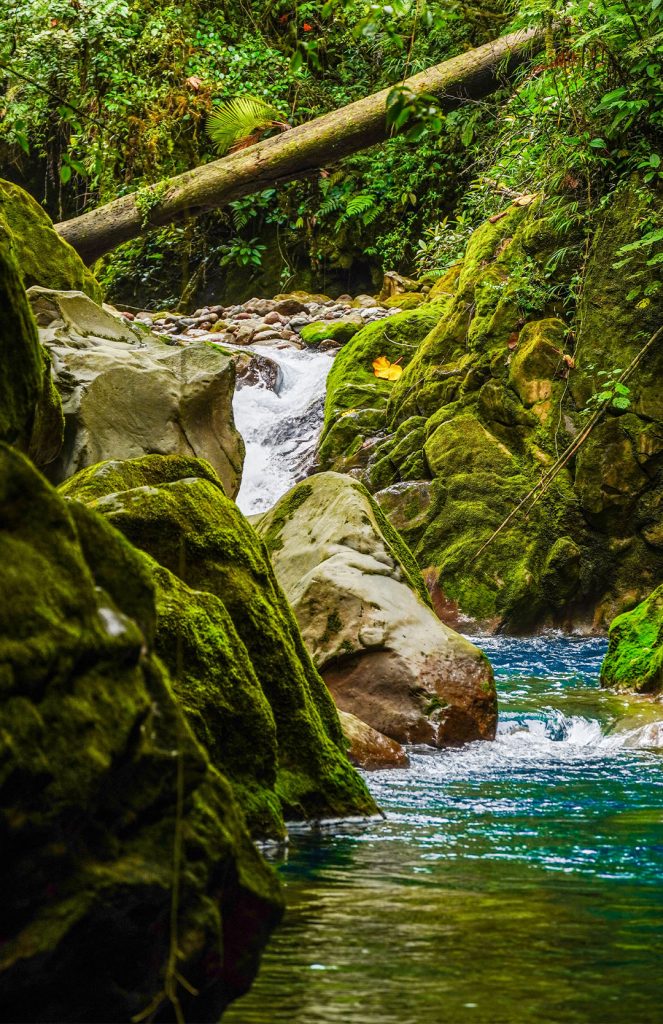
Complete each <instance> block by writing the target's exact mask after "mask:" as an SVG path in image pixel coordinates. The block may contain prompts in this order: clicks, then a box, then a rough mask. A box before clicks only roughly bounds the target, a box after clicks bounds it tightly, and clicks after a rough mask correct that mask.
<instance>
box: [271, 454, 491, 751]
mask: <svg viewBox="0 0 663 1024" xmlns="http://www.w3.org/2000/svg"><path fill="white" fill-rule="evenodd" d="M257 530H258V532H259V533H260V535H261V536H262V537H263V539H264V540H265V543H266V545H267V549H268V551H269V553H270V557H271V559H272V564H273V565H274V569H275V572H276V576H277V578H278V580H279V582H280V584H281V586H282V587H283V589H284V591H285V593H286V595H287V597H288V599H289V601H290V603H291V605H292V607H293V609H294V612H295V615H296V616H297V621H298V622H299V625H300V628H301V630H302V636H303V637H304V642H305V643H306V645H307V647H308V649H309V651H310V653H311V655H312V657H313V661H314V663H315V665H316V667H317V668H318V669H319V670H320V672H321V674H322V676H323V678H324V680H325V682H326V683H327V685H328V687H329V689H330V690H331V692H332V694H333V696H334V699H335V701H336V703H337V705H338V707H339V708H340V709H341V710H342V711H347V712H350V713H352V714H354V715H356V716H357V717H358V718H359V719H360V720H361V721H363V722H366V723H367V724H368V725H370V726H371V727H372V728H373V729H376V730H377V731H378V732H380V733H384V734H385V735H386V736H389V737H391V738H392V739H394V740H397V741H398V742H400V743H425V744H429V745H432V746H436V747H442V746H448V745H454V744H460V743H464V742H466V741H469V740H475V739H492V738H493V737H494V735H495V728H496V721H497V705H496V698H495V687H494V682H493V674H492V669H491V667H490V664H489V662H488V660H487V658H486V657H485V656H484V655H483V654H482V653H481V651H479V650H478V649H477V648H476V647H475V646H474V645H473V644H471V643H470V642H469V641H468V640H466V639H464V637H462V636H460V635H459V634H458V633H455V632H454V631H453V630H452V629H450V628H449V627H447V626H445V625H443V624H442V623H441V622H440V621H439V619H438V618H437V617H436V615H435V613H434V612H433V610H432V608H431V606H430V602H429V597H428V592H427V590H426V586H425V584H424V581H423V579H422V576H421V573H420V572H419V570H418V568H417V566H416V564H415V562H414V559H413V558H412V555H411V554H410V552H409V550H408V549H407V547H406V546H405V544H404V543H403V541H402V540H401V538H400V537H399V536H398V534H397V533H396V531H395V530H394V529H393V527H391V526H390V525H389V524H388V522H387V520H386V519H385V517H384V515H383V514H382V512H381V511H380V508H379V506H378V505H377V503H376V502H375V501H374V500H373V498H372V497H371V496H370V495H369V493H368V492H367V491H366V489H365V488H364V487H363V485H362V484H360V483H359V482H358V481H356V480H354V479H352V478H351V477H349V476H345V475H341V474H338V473H320V474H317V475H315V476H313V477H309V478H308V479H307V480H305V481H303V482H302V483H300V484H298V485H297V486H296V487H294V488H293V489H292V490H291V491H290V492H289V493H288V494H287V495H286V496H285V497H284V498H282V499H281V501H279V502H278V503H277V505H276V506H275V507H274V508H273V509H272V510H271V511H270V512H268V513H267V514H266V515H265V516H263V517H262V518H261V520H260V522H259V523H258V525H257Z"/></svg>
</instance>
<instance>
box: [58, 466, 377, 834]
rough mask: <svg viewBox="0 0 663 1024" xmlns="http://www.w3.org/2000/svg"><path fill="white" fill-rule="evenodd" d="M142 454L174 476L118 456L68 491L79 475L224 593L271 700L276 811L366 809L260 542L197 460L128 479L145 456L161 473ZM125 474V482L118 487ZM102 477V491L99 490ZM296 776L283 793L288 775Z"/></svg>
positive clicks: (112, 510) (132, 535)
mask: <svg viewBox="0 0 663 1024" xmlns="http://www.w3.org/2000/svg"><path fill="white" fill-rule="evenodd" d="M150 458H152V459H154V458H158V459H162V461H163V463H164V464H165V465H164V469H163V472H162V476H161V478H162V479H165V478H167V477H172V476H173V475H174V470H173V467H174V465H175V464H176V462H171V461H170V460H167V459H165V458H163V457H148V458H146V459H137V460H132V461H130V462H128V463H125V464H123V466H124V469H123V468H122V466H121V465H120V466H118V465H117V464H110V465H111V467H112V470H107V469H105V466H106V467H107V466H108V465H109V464H105V465H102V467H101V470H100V472H99V473H97V474H96V476H93V485H94V486H93V488H92V490H91V489H90V482H91V478H90V472H89V471H87V470H86V471H83V472H82V473H81V474H79V475H78V477H74V478H72V480H71V481H68V482H67V485H66V488H65V489H66V492H67V493H68V494H69V495H71V496H74V497H75V496H77V491H78V484H77V481H80V483H81V493H85V494H87V495H88V500H89V498H90V496H91V495H92V493H95V494H97V497H96V498H94V499H92V500H91V507H92V508H94V509H95V510H96V511H99V512H102V513H103V514H104V515H105V516H106V517H107V518H108V520H109V521H110V522H111V523H113V525H115V526H116V527H117V528H119V529H120V530H121V531H122V532H123V533H124V534H125V536H127V537H128V538H129V540H130V541H131V542H132V543H133V544H135V545H136V547H138V548H140V549H141V550H143V551H145V552H147V553H149V554H150V555H152V557H153V558H155V559H156V561H158V562H159V564H160V565H162V566H163V567H164V568H166V569H168V570H169V571H170V572H171V573H173V574H174V575H175V576H177V577H178V578H179V579H180V580H182V581H183V582H184V583H186V584H187V585H188V586H189V587H191V588H192V589H193V590H195V591H203V592H206V593H207V594H210V595H213V596H214V597H215V598H217V599H218V600H219V601H220V602H222V604H223V606H224V607H225V609H226V610H227V612H228V614H229V616H230V619H231V620H232V623H233V626H234V629H235V630H236V633H237V635H238V636H239V638H240V640H241V643H242V644H243V647H244V648H245V649H246V651H247V652H248V653H249V657H250V660H251V664H252V666H253V670H254V672H255V676H256V677H257V679H258V680H259V681H260V686H261V687H262V691H263V693H264V695H265V697H266V699H267V702H268V704H269V706H270V708H271V713H272V715H273V719H274V722H275V726H276V741H277V745H278V773H277V777H276V783H275V789H276V792H277V793H278V795H279V798H280V800H281V804H282V809H283V813H284V815H285V816H286V817H296V818H307V817H317V816H324V817H328V816H334V815H344V814H357V813H362V812H364V811H367V810H373V808H374V804H373V801H372V800H371V798H370V797H369V795H368V793H367V791H366V789H365V787H364V785H363V783H362V781H361V780H360V778H359V777H358V776H357V775H356V774H355V772H354V771H353V770H352V769H351V767H350V765H349V764H348V762H347V760H346V758H345V753H344V745H343V737H342V732H341V728H340V724H339V722H338V716H337V714H336V710H335V708H334V705H333V702H332V700H331V697H330V695H329V693H328V691H327V689H326V687H325V686H324V683H323V682H322V680H321V679H320V677H319V675H318V674H317V672H316V671H315V669H314V667H313V665H312V663H311V661H310V658H309V656H308V654H307V653H306V651H305V649H304V645H303V643H302V640H301V636H300V634H299V629H298V627H297V624H296V622H295V620H294V617H293V615H292V612H291V611H290V608H289V606H288V604H287V602H286V600H285V598H284V596H283V594H282V592H281V590H280V588H279V587H278V584H277V583H276V580H275V577H274V574H273V571H272V569H271V566H270V564H269V562H268V560H267V557H266V553H265V549H264V546H263V544H262V542H261V541H260V540H259V539H258V537H257V536H256V534H255V533H254V531H253V529H252V528H251V527H250V526H249V524H248V523H247V522H246V520H245V519H244V517H243V516H242V515H241V513H240V512H239V510H238V509H237V507H236V505H235V504H234V503H233V502H232V501H230V500H229V499H228V498H226V497H225V495H224V494H223V492H222V490H221V488H220V487H219V485H218V483H214V482H212V481H211V480H210V479H209V478H205V475H204V474H205V464H204V463H203V464H201V474H202V475H201V477H200V478H196V477H194V476H192V473H191V468H192V467H191V465H190V464H189V463H190V462H191V461H192V460H182V462H183V463H184V466H183V468H182V472H183V474H185V475H184V477H183V479H172V478H171V479H170V480H169V481H168V482H162V483H155V482H153V483H151V484H141V485H139V486H133V484H134V482H135V480H136V479H137V475H136V474H137V470H138V472H139V476H138V478H140V473H142V472H144V467H145V465H146V464H147V465H148V466H149V470H150V474H151V479H152V480H153V481H156V480H157V479H158V478H159V472H158V467H155V465H154V463H153V462H148V459H150ZM123 473H124V475H125V479H126V483H127V485H128V487H127V488H126V489H123V490H117V488H118V487H119V485H120V484H121V482H122V474H123ZM104 484H105V485H106V486H107V487H108V493H107V495H106V496H101V495H99V490H100V489H101V488H102V487H103V485H104ZM304 486H306V485H304ZM197 600H199V599H197ZM180 603H182V602H180ZM189 625H190V624H189ZM192 644H193V641H192ZM238 713H239V712H238ZM295 777H296V779H297V784H296V789H295V791H294V792H291V791H290V781H289V780H291V779H292V778H295ZM304 779H307V780H308V782H307V786H306V787H304V781H303V780H304Z"/></svg>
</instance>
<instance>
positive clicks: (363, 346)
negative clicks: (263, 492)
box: [318, 302, 441, 470]
mask: <svg viewBox="0 0 663 1024" xmlns="http://www.w3.org/2000/svg"><path fill="white" fill-rule="evenodd" d="M440 312H441V305H440V303H438V302H431V303H427V304H426V305H425V306H420V307H418V308H417V309H413V310H408V311H406V312H403V313H396V314H395V315H394V316H391V317H386V318H384V319H381V320H376V321H375V322H374V323H371V324H367V326H366V327H363V328H362V329H361V330H360V331H358V332H357V334H355V335H354V337H353V338H352V340H351V341H350V342H349V343H348V344H347V345H345V346H344V348H343V349H342V351H341V352H339V354H338V355H337V356H336V358H335V360H334V365H333V366H332V368H331V371H330V373H329V377H328V378H327V398H326V401H325V421H324V427H323V431H322V437H321V441H320V446H319V450H318V460H319V462H320V465H321V467H322V468H323V469H334V470H342V469H345V468H347V462H348V459H351V458H352V456H353V455H354V454H355V453H356V450H357V448H356V442H357V440H358V439H360V440H359V447H361V445H362V443H363V441H364V440H365V439H366V437H371V436H375V435H376V434H379V433H381V432H383V431H384V430H385V427H386V417H385V412H386V408H387V403H388V401H389V397H390V395H391V391H392V389H393V387H394V384H393V382H392V381H388V380H383V379H380V378H379V377H376V376H375V373H374V372H373V361H374V360H375V359H377V358H378V357H379V356H386V358H387V359H389V361H390V362H392V363H395V362H397V361H398V362H399V364H400V365H401V366H407V364H408V362H409V361H410V360H411V359H412V357H413V355H414V353H415V352H416V349H417V346H418V344H419V342H420V341H421V340H422V339H423V338H425V337H426V335H427V334H428V332H429V331H430V330H431V328H432V327H434V326H435V324H436V323H437V321H438V319H439V316H440Z"/></svg>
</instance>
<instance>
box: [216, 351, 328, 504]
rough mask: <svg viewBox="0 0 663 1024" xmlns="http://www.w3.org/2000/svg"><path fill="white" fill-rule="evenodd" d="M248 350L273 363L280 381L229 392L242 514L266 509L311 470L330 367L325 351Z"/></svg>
mask: <svg viewBox="0 0 663 1024" xmlns="http://www.w3.org/2000/svg"><path fill="white" fill-rule="evenodd" d="M251 351H252V352H255V353H256V354H258V355H261V356H264V357H266V358H267V359H271V360H272V361H273V362H275V363H277V364H278V366H279V369H280V377H279V381H278V382H277V386H276V389H275V390H274V391H271V390H270V389H269V388H267V387H265V386H261V385H254V386H253V387H244V388H242V389H241V390H238V391H236V392H235V398H234V402H233V411H234V415H235V424H236V426H237V429H238V430H239V432H240V434H241V435H242V437H243V438H244V443H245V444H246V457H245V460H244V473H243V476H242V486H241V489H240V492H239V494H238V495H237V499H236V501H237V505H238V506H239V508H240V509H241V511H242V512H243V513H244V514H245V515H255V514H257V513H260V512H266V511H267V510H268V509H270V508H272V506H273V505H275V504H276V502H277V501H278V500H279V498H281V497H282V496H283V495H284V494H285V493H286V492H287V491H289V490H290V488H291V487H293V486H294V484H296V483H297V482H298V481H299V480H301V479H302V478H303V477H305V476H306V474H307V472H308V470H309V469H310V468H311V466H312V464H313V459H314V456H315V449H316V445H317V442H318V437H319V436H320V430H321V429H322V421H323V410H324V401H325V388H326V383H327V375H328V374H329V371H330V369H331V366H332V362H333V357H332V355H331V354H328V353H326V352H311V351H308V350H303V351H299V350H297V349H273V348H266V347H265V348H261V347H260V346H258V345H253V346H252V348H251Z"/></svg>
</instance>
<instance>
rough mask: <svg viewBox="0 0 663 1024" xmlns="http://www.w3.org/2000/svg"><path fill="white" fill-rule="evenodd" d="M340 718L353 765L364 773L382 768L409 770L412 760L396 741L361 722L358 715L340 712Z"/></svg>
mask: <svg viewBox="0 0 663 1024" xmlns="http://www.w3.org/2000/svg"><path fill="white" fill-rule="evenodd" d="M338 717H339V719H340V722H341V726H342V728H343V735H344V736H345V738H346V740H347V741H348V743H349V744H350V749H349V750H348V757H349V758H350V761H351V763H352V764H354V765H356V766H357V767H358V768H363V769H364V771H379V770H380V769H382V768H408V767H409V764H410V758H409V757H408V756H407V753H406V751H405V750H404V748H403V747H402V746H401V745H400V743H397V742H396V740H391V739H389V737H388V736H383V735H382V733H381V732H376V730H375V729H371V727H370V725H366V722H361V721H360V720H359V719H358V718H357V717H356V715H351V714H349V713H348V712H347V711H339V713H338Z"/></svg>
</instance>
